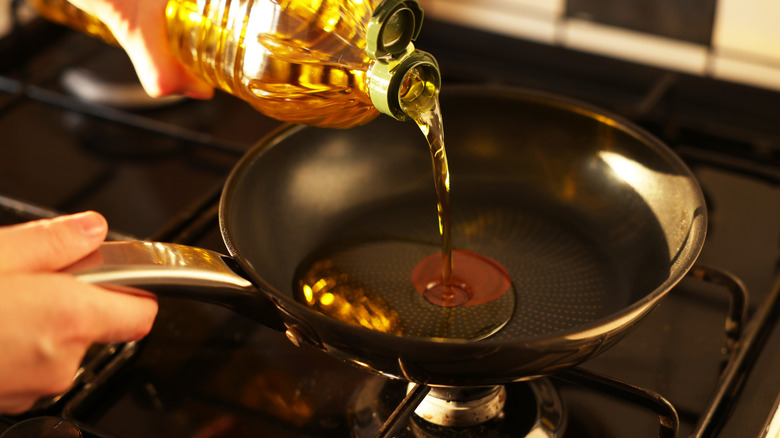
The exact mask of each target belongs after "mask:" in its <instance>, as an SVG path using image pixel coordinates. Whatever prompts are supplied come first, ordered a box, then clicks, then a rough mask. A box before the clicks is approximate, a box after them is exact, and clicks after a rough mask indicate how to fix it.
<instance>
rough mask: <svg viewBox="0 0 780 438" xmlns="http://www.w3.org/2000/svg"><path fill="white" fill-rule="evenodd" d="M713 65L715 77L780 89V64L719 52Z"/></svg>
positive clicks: (713, 57)
mask: <svg viewBox="0 0 780 438" xmlns="http://www.w3.org/2000/svg"><path fill="white" fill-rule="evenodd" d="M711 65H712V71H711V74H712V76H713V77H715V78H718V79H723V80H726V81H731V82H739V83H743V84H747V85H751V86H754V87H759V88H769V89H773V90H777V91H780V64H778V65H771V64H762V63H758V62H755V60H750V59H740V58H734V57H731V56H729V55H728V54H724V53H717V54H714V55H713V56H712V64H711Z"/></svg>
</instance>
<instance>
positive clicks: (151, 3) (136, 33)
mask: <svg viewBox="0 0 780 438" xmlns="http://www.w3.org/2000/svg"><path fill="white" fill-rule="evenodd" d="M68 1H69V2H70V3H72V4H73V5H74V6H76V7H78V8H79V9H81V10H83V11H84V12H87V13H89V14H91V15H93V16H95V17H97V18H98V19H99V20H100V21H102V22H103V23H104V24H105V25H106V26H107V27H108V28H109V29H110V30H111V33H113V35H114V38H115V39H116V40H117V42H118V43H119V45H120V46H122V48H123V49H124V50H125V52H127V54H128V56H129V57H130V60H131V61H132V63H133V67H134V68H135V71H136V74H137V75H138V78H139V80H140V81H141V85H142V86H143V87H144V90H146V93H147V94H149V95H150V96H151V97H163V96H168V95H171V94H180V95H185V96H188V97H192V98H196V99H209V98H211V97H212V96H213V95H214V89H213V88H212V87H211V86H210V85H209V84H207V83H206V82H204V81H202V80H201V79H198V78H197V77H195V76H193V75H192V74H190V73H189V72H187V70H186V69H185V68H184V66H183V65H181V64H180V63H179V62H178V61H177V60H176V58H174V56H173V54H172V53H171V49H170V46H169V44H168V39H167V32H168V31H167V25H166V22H165V7H166V5H167V3H168V0H68Z"/></svg>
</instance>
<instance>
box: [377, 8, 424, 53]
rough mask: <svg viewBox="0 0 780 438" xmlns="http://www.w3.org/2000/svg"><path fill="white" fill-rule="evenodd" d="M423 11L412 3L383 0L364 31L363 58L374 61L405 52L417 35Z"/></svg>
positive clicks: (420, 26)
mask: <svg viewBox="0 0 780 438" xmlns="http://www.w3.org/2000/svg"><path fill="white" fill-rule="evenodd" d="M422 21H423V10H422V8H421V7H420V5H419V4H418V3H417V1H416V0H384V1H383V2H382V3H380V4H379V5H378V6H377V7H376V9H374V13H373V14H372V15H371V21H370V22H369V23H368V27H367V28H366V54H368V56H369V57H370V58H371V59H374V60H378V59H381V58H384V57H386V56H388V55H389V56H395V55H398V54H402V53H404V52H405V51H406V47H407V46H408V45H409V43H410V42H412V41H414V40H415V39H416V38H417V35H419V34H420V29H421V28H422Z"/></svg>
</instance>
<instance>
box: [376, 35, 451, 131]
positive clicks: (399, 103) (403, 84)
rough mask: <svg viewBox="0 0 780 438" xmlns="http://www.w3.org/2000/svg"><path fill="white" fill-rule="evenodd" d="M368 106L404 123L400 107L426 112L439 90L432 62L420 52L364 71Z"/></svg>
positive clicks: (437, 78)
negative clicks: (370, 104)
mask: <svg viewBox="0 0 780 438" xmlns="http://www.w3.org/2000/svg"><path fill="white" fill-rule="evenodd" d="M368 73H369V81H368V92H369V96H370V97H371V103H373V104H374V106H375V107H376V108H377V109H378V110H379V111H381V112H383V113H385V114H387V115H389V116H391V117H393V118H395V119H398V120H402V121H404V120H408V119H409V115H408V114H406V111H404V108H409V109H414V111H416V112H423V111H425V110H427V109H429V108H430V107H431V106H432V105H433V102H434V99H435V98H436V93H438V91H439V88H440V87H441V74H440V73H439V64H438V63H437V62H436V59H435V58H434V57H433V56H431V54H429V53H427V52H423V51H422V50H411V51H409V53H408V54H407V56H404V57H401V58H400V59H397V60H391V61H390V62H384V61H376V62H374V63H373V65H372V66H371V68H370V69H369V71H368Z"/></svg>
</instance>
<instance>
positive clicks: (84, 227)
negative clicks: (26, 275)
mask: <svg viewBox="0 0 780 438" xmlns="http://www.w3.org/2000/svg"><path fill="white" fill-rule="evenodd" d="M107 232H108V225H107V223H106V220H105V218H104V217H103V216H102V215H100V214H99V213H96V212H94V211H88V212H84V213H78V214H74V215H68V216H60V217H57V218H54V219H43V220H38V221H32V222H27V223H24V224H20V225H12V226H8V227H0V273H2V272H42V271H58V270H60V269H62V268H64V267H66V266H68V265H70V264H72V263H74V262H76V261H77V260H79V259H81V258H82V257H84V256H86V255H87V254H89V253H90V252H92V251H94V250H95V249H97V247H98V246H99V245H100V243H101V242H103V240H105V238H106V233H107Z"/></svg>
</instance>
